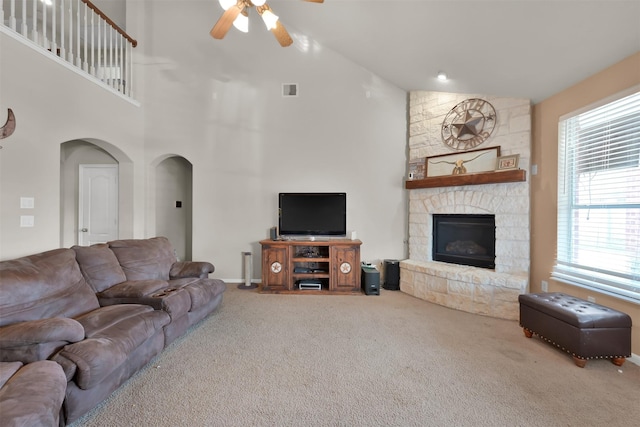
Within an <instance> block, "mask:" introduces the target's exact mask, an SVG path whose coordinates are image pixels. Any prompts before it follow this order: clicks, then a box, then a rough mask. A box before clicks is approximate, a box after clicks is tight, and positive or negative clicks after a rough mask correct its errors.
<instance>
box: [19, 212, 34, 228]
mask: <svg viewBox="0 0 640 427" xmlns="http://www.w3.org/2000/svg"><path fill="white" fill-rule="evenodd" d="M34 225H35V217H34V216H33V215H20V227H33V226H34Z"/></svg>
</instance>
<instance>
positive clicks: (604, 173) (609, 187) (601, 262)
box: [551, 88, 640, 303]
mask: <svg viewBox="0 0 640 427" xmlns="http://www.w3.org/2000/svg"><path fill="white" fill-rule="evenodd" d="M551 276H552V277H553V278H555V279H557V280H560V281H563V282H566V283H570V284H574V285H577V286H582V287H587V288H592V289H593V288H595V289H597V290H599V291H601V292H604V293H607V294H610V295H614V296H617V297H620V298H623V299H626V300H630V301H633V302H637V303H640V91H638V89H637V88H636V89H635V93H631V94H628V93H627V94H626V95H625V96H623V97H619V98H618V99H616V100H615V101H613V102H609V103H607V104H605V105H601V106H598V107H596V108H591V109H589V110H588V111H583V112H580V113H578V114H574V115H571V116H568V117H563V118H562V119H561V120H560V123H559V144H558V242H557V257H556V265H555V267H554V270H553V273H552V275H551Z"/></svg>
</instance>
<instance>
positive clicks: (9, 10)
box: [0, 0, 137, 99]
mask: <svg viewBox="0 0 640 427" xmlns="http://www.w3.org/2000/svg"><path fill="white" fill-rule="evenodd" d="M0 24H1V25H0V26H2V27H4V28H5V29H8V30H9V31H10V32H14V33H16V34H18V35H19V36H22V38H24V39H26V41H27V42H29V43H32V44H35V45H37V46H39V47H41V48H42V49H43V52H44V53H46V54H50V55H55V56H57V57H58V58H60V59H62V60H63V61H65V62H67V63H68V64H70V65H71V66H72V67H76V68H77V69H79V70H81V71H82V72H84V73H86V74H88V75H91V76H93V77H95V78H96V79H97V80H99V82H100V84H104V85H106V86H108V87H110V88H112V89H114V90H116V91H118V92H119V93H121V94H123V95H124V96H126V97H128V98H131V99H133V87H132V82H133V67H132V60H131V58H132V52H133V48H134V47H136V45H137V41H136V40H134V39H133V38H131V36H129V35H128V34H127V33H126V32H124V31H123V30H122V29H121V28H120V27H118V25H116V24H115V23H114V22H113V21H112V20H111V19H109V17H108V16H106V15H105V14H104V13H103V12H102V11H101V10H100V9H98V8H97V7H96V6H95V5H94V4H93V3H91V2H90V1H89V0H2V9H1V10H0Z"/></svg>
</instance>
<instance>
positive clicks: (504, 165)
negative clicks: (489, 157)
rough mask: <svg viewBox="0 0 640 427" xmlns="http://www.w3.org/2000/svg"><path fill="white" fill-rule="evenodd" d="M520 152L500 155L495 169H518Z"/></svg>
mask: <svg viewBox="0 0 640 427" xmlns="http://www.w3.org/2000/svg"><path fill="white" fill-rule="evenodd" d="M519 160H520V154H512V155H510V156H502V157H499V158H498V163H497V165H496V170H499V171H504V170H508V169H518V163H519Z"/></svg>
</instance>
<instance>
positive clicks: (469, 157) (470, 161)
mask: <svg viewBox="0 0 640 427" xmlns="http://www.w3.org/2000/svg"><path fill="white" fill-rule="evenodd" d="M498 157H500V147H491V148H482V149H479V150H471V151H464V152H461V153H452V154H442V155H440V156H432V157H427V158H426V159H425V164H424V166H425V172H426V173H425V175H426V177H427V178H430V177H434V176H448V175H464V174H467V173H478V172H488V171H495V170H496V160H497V159H498Z"/></svg>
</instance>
